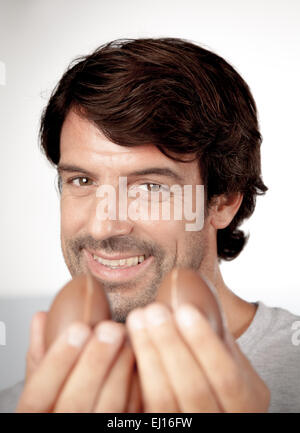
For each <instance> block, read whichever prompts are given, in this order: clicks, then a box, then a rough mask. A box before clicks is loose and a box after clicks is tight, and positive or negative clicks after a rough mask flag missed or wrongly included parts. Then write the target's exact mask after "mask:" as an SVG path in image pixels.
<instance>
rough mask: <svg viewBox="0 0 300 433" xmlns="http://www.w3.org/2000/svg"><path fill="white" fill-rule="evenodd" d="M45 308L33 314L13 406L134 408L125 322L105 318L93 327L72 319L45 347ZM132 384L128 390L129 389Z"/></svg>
mask: <svg viewBox="0 0 300 433" xmlns="http://www.w3.org/2000/svg"><path fill="white" fill-rule="evenodd" d="M44 324H45V315H44V313H42V314H40V313H38V314H37V315H35V316H34V319H33V321H32V326H31V338H30V348H29V351H28V355H27V371H26V382H25V386H24V390H23V393H22V395H21V397H20V400H19V402H18V407H17V409H16V411H17V412H101V411H104V410H105V411H112V412H115V411H116V412H117V411H118V412H124V411H126V410H127V409H128V407H131V409H132V410H135V409H136V410H139V403H138V393H137V392H136V386H133V385H131V382H132V380H134V383H135V384H136V377H135V376H134V375H133V371H134V370H133V367H134V356H133V352H132V349H131V347H130V344H128V342H126V341H125V335H126V332H125V326H124V325H122V324H120V323H115V322H112V321H104V322H101V323H100V324H98V325H97V327H96V328H95V330H94V331H92V330H91V329H90V328H89V327H88V326H87V325H85V324H84V323H81V322H75V323H73V324H72V325H71V326H70V327H69V328H68V329H67V330H66V331H65V332H64V333H63V334H61V335H60V336H59V337H58V338H57V340H56V341H55V342H54V343H53V345H52V346H51V347H50V348H49V350H48V351H47V353H45V351H44V346H43V339H42V335H43V329H44ZM130 390H132V391H133V392H131V391H130Z"/></svg>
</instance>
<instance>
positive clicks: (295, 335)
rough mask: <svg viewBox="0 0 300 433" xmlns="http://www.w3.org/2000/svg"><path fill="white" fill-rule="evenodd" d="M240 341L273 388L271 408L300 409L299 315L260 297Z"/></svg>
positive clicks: (254, 365) (277, 410)
mask: <svg viewBox="0 0 300 433" xmlns="http://www.w3.org/2000/svg"><path fill="white" fill-rule="evenodd" d="M257 304H258V308H257V311H256V314H255V316H254V319H253V321H252V323H251V324H250V326H249V328H248V329H247V330H246V332H245V333H244V334H243V335H242V336H241V338H240V339H239V340H238V343H239V345H240V347H241V349H242V350H243V352H244V353H245V354H246V356H247V357H248V359H249V360H250V361H251V363H252V364H253V367H254V368H255V369H256V371H257V372H258V374H259V375H260V376H261V377H262V378H263V380H264V381H265V382H266V383H267V385H268V386H269V388H270V391H271V406H270V411H271V412H295V411H296V412H299V411H300V399H299V395H300V375H299V368H300V316H298V315H296V314H293V313H291V312H290V311H288V310H287V309H284V308H280V307H270V306H268V305H266V304H264V303H263V302H261V301H258V302H257Z"/></svg>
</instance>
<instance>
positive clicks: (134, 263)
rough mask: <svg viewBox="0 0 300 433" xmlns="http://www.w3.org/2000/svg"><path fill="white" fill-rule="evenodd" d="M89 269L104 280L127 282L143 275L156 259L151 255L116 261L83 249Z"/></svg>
mask: <svg viewBox="0 0 300 433" xmlns="http://www.w3.org/2000/svg"><path fill="white" fill-rule="evenodd" d="M83 252H84V256H85V258H86V263H87V267H88V268H89V270H90V271H91V273H92V274H93V275H94V276H95V277H98V278H101V279H102V280H107V281H115V282H116V281H118V282H122V281H127V280H130V279H133V278H136V277H138V276H140V275H142V274H143V273H144V272H145V271H146V269H147V268H148V267H149V266H150V265H151V264H152V263H153V262H154V257H153V256H149V255H138V256H132V257H126V258H120V257H119V258H118V259H115V260H112V259H110V260H108V259H104V258H103V257H99V256H98V255H97V254H94V253H92V252H89V251H88V250H86V249H83Z"/></svg>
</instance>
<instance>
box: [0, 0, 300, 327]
mask: <svg viewBox="0 0 300 433" xmlns="http://www.w3.org/2000/svg"><path fill="white" fill-rule="evenodd" d="M299 12H300V2H299V1H297V0H280V1H279V0H277V1H276V0H268V1H267V0H264V1H261V0H249V1H248V0H247V1H242V0H230V1H226V0H225V1H224V0H219V1H217V0H209V1H207V0H203V1H201V0H200V1H199V0H194V1H193V0H185V1H181V0H180V1H178V0H166V1H162V0H151V1H141V0H139V1H138V0H134V1H121V0H120V1H117V0H110V1H106V0H105V1H99V0H98V1H96V0H85V1H82V0H69V1H67V0H64V1H62V0H31V1H30V0H27V1H26V0H6V1H5V0H0V62H1V63H0V66H1V67H0V73H1V77H0V122H1V128H0V158H1V213H0V222H1V224H0V230H1V234H0V235H1V249H0V264H1V271H0V272H1V273H0V276H1V284H0V298H6V297H30V296H45V297H48V296H51V297H52V296H53V295H54V294H55V293H56V292H57V291H58V290H59V289H60V288H61V287H62V285H63V284H64V283H65V282H66V281H67V280H68V279H69V278H70V275H69V272H68V270H67V268H66V266H65V264H64V260H63V257H62V253H61V249H60V239H59V234H60V228H59V219H60V215H59V198H58V195H57V192H56V190H55V186H54V185H55V175H56V173H55V170H54V169H53V168H51V167H50V165H49V163H48V162H47V161H46V160H45V158H44V157H43V156H42V154H41V153H40V150H39V148H38V140H37V134H38V126H39V118H40V114H41V110H42V108H43V107H44V106H45V105H46V103H47V99H48V97H49V94H50V92H51V91H52V89H53V87H54V86H55V84H56V82H57V80H58V79H59V78H60V77H61V75H62V73H63V72H64V70H65V69H66V67H67V65H68V64H69V62H70V61H71V60H72V59H73V58H74V57H76V56H78V55H82V54H86V53H88V52H91V51H92V50H94V49H95V48H96V47H97V46H99V45H100V44H102V43H104V42H107V41H109V40H112V39H116V38H126V37H129V38H133V37H167V36H173V37H182V38H185V39H189V40H190V41H192V42H195V43H199V44H202V45H203V46H204V47H205V48H208V49H211V50H213V51H215V52H216V53H217V54H219V55H221V56H223V57H224V58H225V59H226V60H227V61H229V63H231V64H232V65H233V66H234V67H235V68H236V69H237V70H238V71H239V73H240V74H241V75H242V77H243V78H244V79H245V80H246V82H247V83H248V84H249V86H250V88H251V90H252V93H253V95H254V98H255V100H256V103H257V106H258V111H259V119H260V125H261V132H262V135H263V138H264V140H263V144H262V172H263V180H264V182H265V183H266V185H267V186H268V187H269V191H268V192H267V194H266V195H265V196H263V197H259V198H258V199H257V208H256V210H255V213H254V215H253V216H252V217H251V218H250V220H249V221H247V222H246V224H244V228H245V229H246V230H247V231H250V240H249V243H248V245H247V246H246V248H245V250H244V252H242V253H241V255H240V257H239V258H237V259H236V260H234V261H233V262H231V263H223V264H222V265H221V270H222V272H223V276H224V280H225V282H226V284H227V285H228V286H229V287H230V288H231V289H232V290H234V291H235V293H237V294H238V295H239V296H241V297H242V298H245V299H247V300H257V299H260V300H262V301H264V302H265V303H267V304H268V305H276V306H281V307H284V308H287V309H289V310H290V311H292V312H295V313H298V314H300V297H299V276H298V267H299V264H298V259H299V241H300V235H299V232H300V231H299V226H298V217H299V209H300V208H299V193H298V176H297V171H298V165H299V156H300V151H299V97H300V91H299V77H300V61H299V51H300V48H299V47H300V40H299V39H300V30H299V24H300V20H299V18H300V13H299ZM0 320H1V318H0Z"/></svg>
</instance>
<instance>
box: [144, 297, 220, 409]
mask: <svg viewBox="0 0 300 433" xmlns="http://www.w3.org/2000/svg"><path fill="white" fill-rule="evenodd" d="M145 316H146V321H147V328H148V333H149V335H150V336H151V340H152V341H153V343H154V345H155V347H156V349H157V350H158V352H159V355H160V357H161V359H162V362H163V365H164V366H165V369H166V371H167V374H168V377H169V381H170V384H171V386H172V388H173V391H174V393H175V395H176V397H177V401H178V403H179V407H180V411H181V412H219V411H220V406H219V405H218V403H217V400H216V398H215V395H214V393H213V392H212V389H211V386H210V384H209V382H208V381H207V379H206V377H205V375H204V374H203V372H202V369H201V367H200V365H199V364H198V363H197V361H196V359H195V357H194V355H193V352H192V351H191V350H190V349H189V347H187V345H186V343H185V341H184V340H183V338H182V336H181V335H180V333H179V332H178V330H177V327H176V324H175V321H174V319H173V315H172V314H171V312H170V311H169V310H168V308H167V307H166V306H165V305H163V304H160V303H158V302H155V303H152V304H150V305H148V306H147V307H146V308H145Z"/></svg>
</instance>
